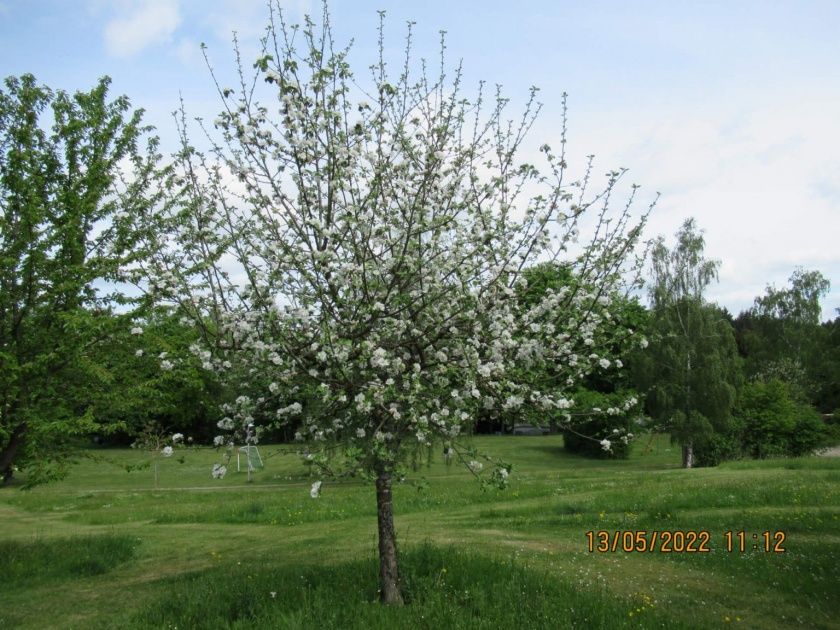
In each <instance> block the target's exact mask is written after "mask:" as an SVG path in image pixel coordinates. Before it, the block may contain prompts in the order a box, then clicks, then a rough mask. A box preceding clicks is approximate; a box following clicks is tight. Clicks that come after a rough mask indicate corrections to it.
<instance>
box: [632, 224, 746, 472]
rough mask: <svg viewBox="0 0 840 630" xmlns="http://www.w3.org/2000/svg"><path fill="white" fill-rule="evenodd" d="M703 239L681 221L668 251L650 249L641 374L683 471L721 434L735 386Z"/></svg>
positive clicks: (658, 246)
mask: <svg viewBox="0 0 840 630" xmlns="http://www.w3.org/2000/svg"><path fill="white" fill-rule="evenodd" d="M703 248H704V239H703V235H702V233H701V232H700V231H699V230H698V228H697V226H696V224H695V222H694V220H693V219H688V220H686V221H685V223H683V225H682V227H681V228H680V230H679V231H678V232H677V242H676V245H675V246H674V247H673V248H672V249H670V250H669V249H668V248H667V247H666V245H665V241H664V239H663V238H662V237H659V239H657V240H656V241H655V242H654V244H653V248H652V264H653V282H652V285H651V289H650V297H651V330H652V335H651V344H650V347H649V348H648V351H647V352H646V353H645V354H644V359H643V363H644V365H643V367H642V369H641V371H640V374H641V380H642V383H643V384H644V385H645V386H646V389H647V407H648V411H649V413H650V414H651V416H652V417H653V418H654V420H656V421H658V422H660V423H661V424H662V426H663V427H665V428H667V429H668V430H669V432H670V433H671V437H672V439H673V440H674V441H675V442H677V443H679V444H681V445H682V449H683V466H684V467H686V468H691V467H692V466H693V465H694V461H695V456H694V449H695V448H696V447H701V448H702V446H703V445H704V444H705V443H707V442H708V441H709V439H710V438H711V436H713V435H714V434H715V433H720V432H725V431H726V429H727V427H728V424H729V422H730V418H731V414H730V412H731V408H732V405H733V403H734V402H735V396H736V391H737V386H738V384H739V381H740V365H739V358H738V353H737V346H736V344H735V336H734V333H733V330H732V326H731V325H730V324H729V321H728V320H727V318H726V316H725V314H724V313H723V312H722V311H721V310H720V309H718V308H717V307H715V306H713V305H710V304H708V303H707V302H705V300H704V298H703V293H704V291H705V290H706V288H707V287H708V285H709V284H710V283H711V282H712V281H713V280H715V279H716V278H717V269H718V265H719V263H718V262H717V261H713V260H708V259H706V258H704V257H703Z"/></svg>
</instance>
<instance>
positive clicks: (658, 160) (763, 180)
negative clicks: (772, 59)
mask: <svg viewBox="0 0 840 630" xmlns="http://www.w3.org/2000/svg"><path fill="white" fill-rule="evenodd" d="M838 107H840V91H838V90H837V89H836V88H834V87H831V86H828V85H825V84H822V85H820V84H818V83H810V82H809V81H807V80H805V81H801V82H799V83H798V85H791V86H788V88H787V89H786V90H785V91H777V92H773V91H766V90H765V91H762V92H761V93H759V92H758V91H757V90H756V91H747V90H739V91H737V92H733V93H729V94H727V95H726V97H725V98H716V99H713V100H706V101H704V102H701V103H695V104H692V105H688V106H686V102H685V101H681V102H679V103H678V106H677V107H673V106H671V107H669V106H668V105H666V104H665V103H662V104H657V103H646V104H645V105H644V106H643V107H632V108H631V107H627V108H625V107H623V106H622V107H617V108H616V111H614V112H604V111H590V112H587V113H585V114H579V115H578V116H577V118H576V119H575V118H573V119H572V121H571V124H570V127H571V132H572V134H573V135H572V137H571V138H570V146H573V148H574V150H575V152H578V151H582V150H587V151H589V150H591V151H593V152H595V153H596V154H597V155H598V164H600V165H601V167H602V168H601V169H598V170H597V171H596V172H599V173H600V172H602V170H605V169H606V167H607V166H610V167H612V166H617V165H623V166H629V167H631V172H630V173H628V175H630V176H631V179H632V181H635V182H638V183H640V184H642V185H643V188H642V190H643V191H645V190H647V191H650V189H652V188H653V189H656V190H661V191H662V193H663V195H662V198H661V199H660V202H659V204H658V205H657V208H656V209H655V210H654V212H653V214H652V215H651V218H650V222H649V224H648V229H647V235H648V236H649V237H652V236H655V235H657V234H663V235H665V237H666V239H667V240H668V241H669V242H672V240H673V235H674V233H675V231H676V230H677V228H678V227H679V226H680V224H681V223H682V222H683V220H684V219H685V218H687V217H690V216H693V217H695V218H696V219H697V223H698V225H699V226H700V227H701V228H702V229H704V230H705V238H706V254H707V256H709V257H711V258H717V259H719V260H721V262H722V266H721V270H720V283H719V284H718V285H716V286H715V287H712V288H710V291H709V297H710V298H711V299H714V300H717V301H718V302H719V303H720V304H721V305H722V306H727V307H728V308H729V309H730V310H731V311H733V312H734V313H735V314H737V313H738V311H739V310H741V309H743V308H747V307H749V306H750V305H751V304H752V302H753V299H754V298H755V297H756V296H758V295H761V294H763V293H764V290H765V287H766V286H767V285H768V284H776V286H785V285H786V284H787V279H788V277H789V276H790V274H791V272H792V271H793V270H794V268H795V267H797V266H802V267H805V268H807V269H813V270H819V271H821V272H822V273H823V274H824V275H826V276H827V277H828V278H829V280H830V281H831V282H832V288H833V289H834V291H833V292H832V294H831V295H829V296H828V297H827V298H826V299H825V300H824V302H823V306H824V308H823V316H824V317H826V318H827V317H833V316H834V315H835V312H834V309H836V308H837V307H838V306H840V302H838V296H840V293H838V291H837V289H840V253H838V248H837V234H840V175H838V173H840V157H838V153H837V146H838V145H840V119H838V118H837V116H836V112H837V110H838Z"/></svg>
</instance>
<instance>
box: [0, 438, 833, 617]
mask: <svg viewBox="0 0 840 630" xmlns="http://www.w3.org/2000/svg"><path fill="white" fill-rule="evenodd" d="M473 442H474V445H475V446H476V447H478V448H479V449H481V450H483V451H485V452H488V453H491V454H493V455H495V456H498V457H501V458H502V459H504V460H505V461H510V462H512V463H513V464H514V471H513V475H512V483H511V485H510V487H509V488H508V489H507V490H503V491H501V490H488V491H482V489H481V487H480V485H479V484H478V483H477V482H476V481H475V479H474V478H473V477H472V476H471V475H470V473H469V472H467V471H466V470H463V469H461V468H459V467H457V466H452V467H447V466H445V465H444V464H443V463H442V462H441V461H433V462H432V463H431V464H430V465H429V466H425V465H424V466H422V467H421V468H420V469H419V470H417V471H416V472H415V473H413V474H412V476H411V479H410V480H412V479H413V480H420V479H425V481H426V482H427V484H420V485H414V484H411V483H406V484H403V485H400V486H397V487H396V488H395V491H394V495H395V511H396V520H397V534H398V537H399V543H400V551H401V569H402V575H403V580H404V588H405V592H406V597H407V600H408V604H407V605H406V606H405V607H403V608H400V609H393V608H391V609H389V608H384V607H382V606H380V605H378V604H376V603H375V601H376V589H377V567H376V517H375V514H376V510H375V499H374V493H373V489H372V487H370V486H367V485H364V484H362V483H351V482H346V483H329V482H326V483H325V484H324V487H323V490H322V496H321V498H319V499H316V500H313V499H311V498H310V497H309V484H310V483H311V479H310V478H309V476H308V473H307V470H306V469H305V468H304V467H303V466H302V465H301V463H300V460H299V458H297V457H296V456H293V455H287V454H281V453H277V454H273V455H272V453H273V452H274V451H275V450H276V449H275V448H272V447H269V446H266V447H261V451H262V453H263V456H264V457H265V456H267V455H268V457H267V458H266V468H265V470H263V471H260V472H259V473H257V474H255V476H254V481H253V483H251V484H247V483H246V480H245V474H244V473H239V474H237V473H235V472H233V473H229V474H228V476H227V477H226V478H225V479H223V480H213V479H211V478H210V474H209V471H210V466H211V464H212V463H213V462H214V461H215V454H214V453H213V452H212V451H195V452H190V453H188V454H187V456H186V462H185V463H182V464H181V463H178V462H177V461H175V460H174V458H173V459H168V460H163V461H162V462H161V469H160V481H159V486H158V488H155V487H154V480H153V475H152V472H151V471H150V470H141V471H135V472H131V473H127V472H125V470H123V469H122V468H120V466H119V465H124V464H130V463H136V462H138V461H140V459H141V458H142V453H138V452H136V451H130V450H127V449H126V450H101V451H92V453H93V454H95V455H100V456H104V457H105V458H107V459H108V460H110V463H109V462H105V461H94V460H87V459H83V460H82V461H81V462H80V463H79V464H78V465H77V466H76V467H75V468H74V469H73V471H72V473H71V475H70V477H69V478H68V479H66V480H65V481H62V482H60V483H56V484H53V485H49V486H43V487H38V488H36V489H34V490H32V491H28V492H22V491H20V490H18V489H15V488H5V489H2V490H0V522H2V524H3V527H2V533H0V576H1V577H0V628H14V627H22V628H45V627H73V628H146V627H148V628H176V627H177V628H224V627H231V628H319V629H323V628H354V627H358V628H380V627H381V628H413V627H418V628H426V627H427V628H441V627H444V628H563V627H580V628H623V627H626V628H640V627H641V628H654V627H656V628H718V627H727V626H730V625H731V626H738V627H742V628H790V627H797V626H801V627H806V628H840V483H838V482H840V459H837V458H827V457H810V458H801V459H796V460H765V461H761V462H752V461H750V462H734V463H731V464H727V465H723V466H720V467H718V468H711V469H697V470H690V471H684V470H681V469H680V468H679V452H678V449H677V448H676V447H673V448H672V447H671V446H670V445H669V444H668V441H667V439H664V438H657V439H655V440H651V441H649V440H648V439H644V440H641V441H640V442H639V443H637V444H636V445H635V447H634V451H633V454H632V456H631V458H630V459H628V460H624V461H596V460H589V459H584V458H580V457H576V456H571V455H568V454H566V453H565V452H564V451H563V448H562V440H561V438H559V437H554V436H549V437H489V436H488V437H480V438H475V439H474V440H473ZM438 460H440V458H438ZM118 464H119V465H118ZM641 530H644V531H645V532H648V534H646V537H647V538H648V539H650V536H651V534H650V532H652V531H653V530H657V531H660V532H661V531H677V530H680V531H699V530H703V531H707V532H709V534H710V539H709V543H708V547H709V549H710V551H709V552H708V553H685V552H683V553H676V552H674V553H661V552H660V551H659V550H656V551H653V552H643V553H639V552H633V553H624V552H622V551H620V550H619V551H616V552H605V553H598V552H590V551H589V550H588V542H587V537H586V532H587V531H608V532H615V531H620V532H623V531H633V532H635V531H641ZM726 531H733V532H738V531H745V532H746V539H745V544H746V550H745V552H743V553H741V552H739V551H737V550H736V551H733V552H728V551H727V550H726V549H725V546H724V532H726ZM764 531H770V532H777V531H782V532H784V533H785V539H784V543H783V546H784V549H785V552H784V553H767V552H764V551H762V550H757V551H756V550H753V548H752V545H753V542H754V541H753V539H752V534H757V535H758V536H759V541H758V542H759V543H760V544H761V545H763V540H762V539H761V533H762V532H764ZM611 540H612V539H611ZM736 542H737V539H736ZM596 544H597V541H596ZM620 545H621V543H619V546H620Z"/></svg>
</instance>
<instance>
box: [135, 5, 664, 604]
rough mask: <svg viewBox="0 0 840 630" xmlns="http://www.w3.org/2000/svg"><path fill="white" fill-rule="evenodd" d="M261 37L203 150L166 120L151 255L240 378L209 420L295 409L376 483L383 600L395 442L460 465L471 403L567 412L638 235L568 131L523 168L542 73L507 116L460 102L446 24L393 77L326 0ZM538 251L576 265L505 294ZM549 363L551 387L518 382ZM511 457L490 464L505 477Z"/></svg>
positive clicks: (598, 344)
mask: <svg viewBox="0 0 840 630" xmlns="http://www.w3.org/2000/svg"><path fill="white" fill-rule="evenodd" d="M266 33H267V34H266V37H265V39H264V40H263V42H262V43H263V47H262V52H261V54H260V56H259V58H258V59H257V61H256V63H255V64H254V68H255V72H254V73H253V75H251V74H250V73H248V72H246V71H245V70H244V69H243V67H242V64H241V63H239V64H238V82H237V83H236V85H235V86H234V87H227V86H226V85H225V84H224V82H223V81H221V80H220V79H219V75H218V72H217V71H215V70H213V69H212V68H211V73H212V75H213V78H214V81H215V84H216V87H217V88H218V91H219V95H220V98H221V100H222V103H223V111H222V112H221V114H220V115H219V116H218V118H217V119H216V120H215V121H214V122H213V123H212V126H211V125H210V124H209V123H204V122H200V124H201V129H202V130H203V132H204V134H205V135H204V137H205V138H206V139H207V141H208V143H209V149H207V150H206V151H204V152H200V151H198V150H197V149H195V148H194V147H193V146H192V145H191V143H190V142H189V140H188V137H187V132H186V129H187V125H186V122H185V117H184V116H183V112H182V115H181V116H180V117H179V120H180V122H181V123H182V125H181V127H180V128H181V130H182V133H183V136H182V137H183V140H184V144H183V150H182V151H181V152H180V154H179V167H178V172H179V176H178V177H177V178H175V179H173V181H172V182H171V184H172V191H173V196H172V198H171V202H170V203H169V204H168V205H167V206H166V207H165V208H164V209H163V210H162V211H161V212H160V214H159V215H158V216H157V217H156V220H157V221H158V222H159V229H158V233H159V235H160V242H159V243H157V249H156V251H157V254H156V256H155V257H154V259H153V260H151V261H150V262H148V263H147V265H146V271H147V273H148V274H149V276H150V277H151V278H153V279H154V283H153V287H152V288H153V290H154V291H155V292H156V294H157V295H158V296H159V297H161V298H162V299H166V300H169V301H172V302H177V303H178V304H179V306H180V307H181V309H182V310H183V311H184V312H190V313H192V314H193V315H194V317H195V319H196V322H197V323H198V325H199V326H200V328H201V330H202V334H203V338H204V342H205V343H204V345H203V346H202V347H201V348H196V352H200V353H205V354H204V355H203V357H204V358H205V360H206V363H208V364H210V365H212V367H213V369H214V370H216V371H218V372H219V373H220V374H222V375H227V377H228V378H229V379H230V381H231V382H233V381H235V382H236V383H238V385H237V387H238V389H239V390H240V392H242V393H241V395H240V396H239V397H238V398H237V399H236V401H231V402H230V403H229V406H228V407H227V411H228V412H229V413H228V417H227V418H225V419H224V420H223V421H222V422H221V423H220V425H221V426H222V427H224V428H226V429H230V430H235V431H240V432H241V433H243V434H244V433H245V432H246V431H247V432H248V435H249V436H250V437H249V438H248V439H250V440H253V439H254V434H255V431H256V429H254V426H253V425H254V423H255V420H254V419H255V418H256V417H258V416H259V415H260V414H261V415H262V417H265V416H266V414H270V415H271V416H272V417H273V418H274V419H275V420H276V421H278V422H293V423H296V426H297V427H298V428H297V433H296V436H295V437H296V438H297V439H298V440H299V441H300V442H302V443H305V444H306V445H307V446H306V449H307V450H306V453H308V457H309V458H310V460H314V462H315V463H316V464H317V465H319V466H320V467H321V469H322V470H323V471H324V472H332V473H335V474H340V473H342V472H343V473H357V474H362V475H367V476H368V477H369V478H371V479H372V480H374V481H375V486H376V501H377V506H378V531H379V554H380V587H381V598H382V601H383V602H387V603H399V602H401V601H402V596H401V592H400V586H399V576H398V566H397V549H396V538H395V530H394V521H393V510H392V499H391V486H392V480H393V479H394V476H395V471H396V470H397V467H398V465H399V463H400V461H401V459H402V458H403V457H404V456H405V454H406V453H408V452H410V451H412V450H414V449H416V448H418V446H419V447H426V446H430V445H431V444H432V443H433V442H434V441H436V440H439V441H444V443H447V444H449V445H452V446H451V447H449V448H452V449H454V454H455V455H456V456H460V457H461V458H462V460H463V461H464V463H465V464H467V465H468V466H469V467H470V468H471V470H473V471H474V472H476V473H478V471H479V470H480V469H481V468H482V467H483V466H482V465H481V464H480V463H479V462H478V461H476V460H475V458H474V456H473V455H472V454H470V453H468V452H467V451H465V450H462V449H460V447H458V445H457V444H458V438H459V436H461V435H462V434H463V433H464V431H465V429H466V428H467V427H469V425H470V423H471V422H472V420H473V419H474V418H475V417H476V415H477V414H479V413H492V412H498V411H499V410H510V409H516V408H519V407H521V406H523V405H525V406H531V407H535V408H539V409H542V410H544V411H545V413H546V414H556V415H558V416H559V417H561V418H562V414H563V413H564V410H567V409H568V408H570V407H571V405H572V401H571V400H570V399H569V398H568V394H567V392H569V391H571V390H572V389H573V387H574V385H575V384H576V383H577V382H578V381H579V380H580V379H581V378H583V377H584V376H585V375H587V374H588V373H590V372H592V371H593V370H600V369H606V368H607V367H609V366H610V365H611V364H612V361H613V357H612V356H610V355H609V353H608V352H606V351H605V350H604V349H606V348H614V347H616V343H618V341H621V340H628V339H632V334H633V331H632V330H626V329H621V327H620V326H617V325H616V324H615V322H614V321H613V319H612V316H611V314H610V304H611V301H612V299H613V298H614V296H615V295H616V294H617V292H619V291H620V290H621V287H622V286H623V285H622V277H623V272H624V271H626V266H627V265H626V264H625V263H628V262H629V263H630V265H631V266H632V263H633V260H634V255H633V251H634V246H635V244H636V241H637V239H638V236H639V234H640V230H641V223H642V220H641V219H640V220H638V221H635V222H634V220H633V219H632V218H631V212H630V205H631V203H632V201H633V195H634V193H635V187H634V188H633V189H632V192H630V198H629V200H628V201H627V203H626V204H625V205H623V209H622V210H620V211H618V212H617V213H613V212H612V211H611V210H610V203H609V202H610V197H611V195H612V194H613V192H614V190H615V188H616V185H617V182H618V181H619V179H620V176H621V174H622V173H621V172H613V173H610V174H609V175H608V176H607V179H606V184H605V187H604V188H603V189H602V190H600V191H598V192H592V191H591V186H590V185H589V182H590V170H591V169H588V170H587V171H586V176H585V177H584V178H583V179H581V180H580V181H578V182H571V181H567V180H568V176H567V175H566V170H567V166H566V157H565V131H563V132H562V135H561V137H560V138H559V141H560V145H559V146H560V149H559V152H557V151H555V150H553V149H552V148H550V147H549V145H547V144H546V145H543V146H542V148H541V149H540V150H539V153H538V154H537V153H536V152H535V155H538V156H539V159H540V160H541V162H542V163H543V165H544V166H543V167H542V168H541V169H538V168H537V167H536V166H535V165H533V164H531V163H528V162H525V161H522V159H521V157H520V156H521V154H522V149H523V143H524V142H525V139H526V134H527V132H528V131H529V129H530V128H531V126H532V124H533V122H534V120H535V117H536V115H537V113H538V111H539V109H540V105H539V104H538V103H537V101H536V90H533V91H532V92H531V97H530V99H529V100H528V101H527V104H526V105H525V107H524V112H523V114H522V116H521V117H517V118H516V120H509V118H508V114H507V107H508V100H507V99H505V98H504V97H503V96H502V95H501V93H500V91H499V90H498V89H497V90H496V91H495V92H494V93H492V94H490V95H488V94H487V90H486V89H485V87H484V85H483V84H481V85H480V86H479V88H478V90H477V94H476V95H475V96H474V97H472V98H469V99H468V98H465V97H464V96H463V95H462V86H461V83H462V75H461V71H460V68H457V69H455V70H453V71H451V73H448V72H447V69H446V64H445V62H444V55H443V48H444V46H443V40H442V42H441V44H442V45H441V64H440V68H439V69H438V70H437V71H435V72H434V73H430V70H429V68H428V67H427V66H426V64H425V62H423V63H421V64H419V65H418V64H415V63H414V62H413V61H412V55H411V37H412V29H411V25H409V28H408V36H407V40H406V51H405V52H406V54H405V58H404V63H402V65H401V67H399V68H398V70H397V72H396V74H393V73H392V72H391V71H390V68H389V66H388V64H387V63H386V61H385V55H384V48H385V47H384V36H383V28H382V23H381V22H380V29H379V50H380V56H379V60H378V61H377V62H376V63H375V64H374V65H373V66H372V67H371V75H370V77H369V80H368V81H367V82H366V83H365V82H363V81H362V80H361V79H360V78H358V77H356V76H355V75H354V74H353V73H352V72H351V69H350V66H349V63H348V53H349V47H348V48H340V49H339V48H337V47H336V45H335V42H334V40H333V35H332V30H331V28H330V22H329V16H328V14H327V11H326V10H325V11H324V16H323V22H322V23H321V25H320V26H316V24H315V23H314V22H313V21H311V20H309V19H308V18H307V20H306V21H305V24H304V25H303V26H291V25H288V24H287V23H285V21H284V19H283V16H282V13H280V12H279V11H273V12H272V15H271V20H270V24H269V27H268V29H267V31H266ZM237 58H239V52H238V48H237ZM208 65H209V64H208ZM646 214H647V210H645V211H644V212H642V213H641V215H642V217H643V216H646ZM590 215H591V218H588V217H590ZM586 221H589V225H590V226H591V234H590V236H589V237H588V238H587V239H585V240H584V239H581V238H580V228H581V226H582V225H583V224H584V222H586ZM550 260H565V261H567V263H568V264H569V265H571V267H572V268H573V269H574V273H575V276H576V278H577V279H578V281H577V282H576V283H575V284H574V285H573V286H571V285H570V286H568V287H564V288H562V289H559V290H547V291H544V292H543V294H542V296H541V297H540V298H539V299H537V300H534V301H530V302H529V301H523V300H521V299H518V294H520V293H521V291H523V290H527V287H526V281H525V280H524V278H523V273H522V272H523V270H524V269H525V268H527V267H528V266H529V265H531V264H533V263H535V262H537V261H550ZM549 364H550V365H551V366H552V370H553V373H554V374H555V375H559V376H558V377H557V378H555V379H554V381H553V384H552V385H551V386H550V387H548V388H544V387H542V383H543V382H544V381H540V386H539V387H538V386H537V385H536V384H535V383H534V382H533V380H531V379H529V378H527V375H528V374H532V373H533V372H534V370H535V369H536V368H538V367H539V366H546V365H549ZM522 366H526V367H527V368H529V369H520V368H522ZM249 392H250V393H249ZM226 439H227V438H225V437H220V438H218V439H217V443H223V442H225V441H226ZM608 447H609V444H607V445H606V446H605V448H608ZM450 452H452V451H450ZM328 453H333V454H334V455H333V456H331V457H327V456H326V455H327V454H328ZM219 470H220V469H219V468H217V469H216V472H215V475H216V476H218V475H219ZM508 472H509V466H506V465H502V466H495V467H493V466H490V467H487V468H486V469H485V471H484V474H485V475H486V476H488V477H489V478H490V479H492V480H493V481H494V482H497V483H499V484H500V485H502V484H504V482H505V481H506V479H507V476H508ZM320 490H321V484H320V482H318V483H316V484H315V485H314V486H313V488H312V494H313V496H317V495H318V494H319V492H320Z"/></svg>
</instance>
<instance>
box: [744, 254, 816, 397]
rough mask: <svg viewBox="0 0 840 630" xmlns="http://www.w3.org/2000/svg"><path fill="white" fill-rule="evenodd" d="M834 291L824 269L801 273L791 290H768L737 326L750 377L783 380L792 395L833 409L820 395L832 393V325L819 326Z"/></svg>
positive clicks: (794, 276)
mask: <svg viewBox="0 0 840 630" xmlns="http://www.w3.org/2000/svg"><path fill="white" fill-rule="evenodd" d="M829 287H830V284H829V282H828V280H827V279H826V278H825V277H824V276H823V275H822V274H821V273H820V272H819V271H806V270H804V269H801V268H800V269H796V270H795V271H794V272H793V273H792V274H791V276H790V280H789V286H788V287H786V288H782V289H776V288H775V287H773V286H768V287H767V291H766V293H765V295H763V296H760V297H758V298H756V300H755V304H754V306H753V307H752V308H751V309H750V310H749V311H747V312H744V313H742V314H741V315H740V316H739V318H738V321H737V322H736V327H737V329H738V340H739V347H740V350H741V353H742V354H743V355H744V357H745V371H746V374H747V376H748V377H750V378H753V379H760V380H765V381H766V380H770V379H774V378H775V379H780V380H782V381H784V382H785V383H787V384H788V385H789V387H790V388H791V393H792V394H794V395H795V396H797V397H798V398H801V399H803V400H808V401H809V402H810V403H811V404H814V405H818V406H821V407H824V409H823V410H824V411H830V410H831V405H830V403H829V404H828V405H827V406H826V405H825V402H824V401H823V400H822V398H824V395H823V394H822V393H821V392H825V391H826V390H827V389H829V390H830V388H831V384H830V381H829V380H827V379H830V376H829V374H828V373H830V372H832V371H833V370H832V369H831V365H830V364H831V361H830V360H829V361H828V362H827V361H826V358H827V356H826V352H827V345H828V344H829V343H830V327H826V326H820V314H821V311H822V307H821V305H820V299H821V297H823V296H825V294H826V293H827V292H828V289H829Z"/></svg>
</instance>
